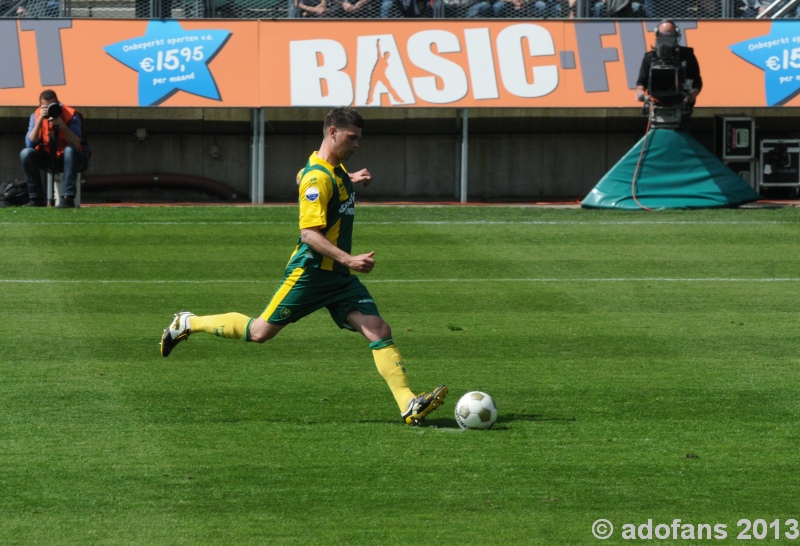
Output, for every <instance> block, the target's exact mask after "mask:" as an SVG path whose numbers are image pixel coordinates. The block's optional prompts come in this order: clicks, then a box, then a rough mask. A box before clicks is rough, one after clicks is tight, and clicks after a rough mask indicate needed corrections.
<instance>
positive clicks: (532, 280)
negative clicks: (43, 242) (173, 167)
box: [0, 277, 800, 284]
mask: <svg viewBox="0 0 800 546" xmlns="http://www.w3.org/2000/svg"><path fill="white" fill-rule="evenodd" d="M362 278H363V277H362ZM498 282H500V283H515V282H518V283H559V282H561V283H569V282H585V283H623V282H637V283H641V282H668V283H670V282H674V283H679V282H685V283H699V282H739V283H770V282H800V277H759V278H743V277H733V278H729V277H690V278H679V277H641V278H635V277H607V278H602V277H597V278H592V277H587V278H563V279H562V278H555V277H554V278H548V277H540V278H520V279H429V278H426V279H367V283H368V284H379V283H380V284H395V283H398V284H399V283H427V284H431V283H498ZM0 283H2V284H274V282H273V281H269V280H243V279H235V280H226V279H206V280H156V279H150V280H142V279H129V280H125V279H79V280H60V279H0Z"/></svg>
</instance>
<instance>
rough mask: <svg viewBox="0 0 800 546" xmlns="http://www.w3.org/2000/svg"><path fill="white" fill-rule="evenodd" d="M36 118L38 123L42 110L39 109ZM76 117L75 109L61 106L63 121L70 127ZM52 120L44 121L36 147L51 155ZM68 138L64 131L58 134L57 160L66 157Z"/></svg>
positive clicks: (46, 119) (35, 113)
mask: <svg viewBox="0 0 800 546" xmlns="http://www.w3.org/2000/svg"><path fill="white" fill-rule="evenodd" d="M34 115H35V116H36V121H39V118H40V117H41V115H42V109H41V108H37V109H36V112H34ZM74 117H75V109H74V108H71V107H69V106H67V105H65V104H62V105H61V119H63V120H64V123H66V124H67V125H69V122H70V121H72V118H74ZM50 125H51V124H50V119H49V118H45V119H44V120H43V121H42V126H41V127H40V128H39V143H38V144H37V145H36V149H37V150H39V151H41V152H46V153H49V151H50V129H51V126H50ZM67 144H68V143H67V137H66V136H64V132H63V131H59V132H58V144H57V146H56V159H61V158H62V157H63V156H64V148H66V147H67Z"/></svg>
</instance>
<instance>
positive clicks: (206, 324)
mask: <svg viewBox="0 0 800 546" xmlns="http://www.w3.org/2000/svg"><path fill="white" fill-rule="evenodd" d="M252 320H253V319H251V318H250V317H247V316H245V315H243V314H241V313H225V314H224V315H208V316H205V317H197V316H195V317H189V328H190V329H191V331H192V333H195V332H205V333H207V334H214V335H215V336H217V337H225V338H228V339H244V340H245V341H247V334H248V326H250V322H251V321H252Z"/></svg>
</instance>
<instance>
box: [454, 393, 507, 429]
mask: <svg viewBox="0 0 800 546" xmlns="http://www.w3.org/2000/svg"><path fill="white" fill-rule="evenodd" d="M495 421H497V406H496V405H495V403H494V400H492V397H491V396H489V395H488V394H486V393H485V392H481V391H471V392H468V393H467V394H465V395H464V396H462V397H461V398H460V399H459V401H458V403H457V404H456V423H458V426H459V427H461V429H462V430H463V429H467V428H471V429H478V430H486V429H489V428H492V425H494V423H495Z"/></svg>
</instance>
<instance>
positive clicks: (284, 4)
mask: <svg viewBox="0 0 800 546" xmlns="http://www.w3.org/2000/svg"><path fill="white" fill-rule="evenodd" d="M628 16H629V17H633V18H647V19H661V18H666V17H669V18H673V19H720V18H724V19H738V18H747V19H756V18H758V19H763V18H772V19H786V18H796V17H800V0H775V1H774V2H772V3H770V2H768V0H634V1H633V2H632V3H631V11H630V13H629V14H628ZM0 17H6V18H8V17H34V18H42V17H70V18H90V17H97V18H111V19H134V18H142V19H191V18H204V19H285V18H297V19H304V18H309V19H310V18H320V17H321V18H342V19H344V18H364V19H386V18H402V17H421V18H425V17H427V18H447V19H455V18H458V19H461V18H481V19H567V18H575V17H577V18H593V17H598V18H601V17H608V14H607V12H606V0H0Z"/></svg>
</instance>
